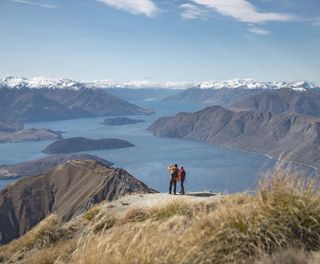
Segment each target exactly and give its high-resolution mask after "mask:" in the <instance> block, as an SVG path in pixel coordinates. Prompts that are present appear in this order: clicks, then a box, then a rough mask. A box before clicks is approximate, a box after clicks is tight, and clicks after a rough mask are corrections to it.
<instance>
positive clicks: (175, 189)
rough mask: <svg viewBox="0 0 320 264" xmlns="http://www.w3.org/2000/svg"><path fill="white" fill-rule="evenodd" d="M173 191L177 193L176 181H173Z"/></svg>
mask: <svg viewBox="0 0 320 264" xmlns="http://www.w3.org/2000/svg"><path fill="white" fill-rule="evenodd" d="M173 193H174V194H177V181H173Z"/></svg>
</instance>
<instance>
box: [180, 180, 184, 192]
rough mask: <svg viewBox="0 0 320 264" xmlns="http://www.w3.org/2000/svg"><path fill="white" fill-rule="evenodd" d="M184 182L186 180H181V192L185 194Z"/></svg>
mask: <svg viewBox="0 0 320 264" xmlns="http://www.w3.org/2000/svg"><path fill="white" fill-rule="evenodd" d="M183 183H184V180H181V192H180V193H181V194H184V185H183Z"/></svg>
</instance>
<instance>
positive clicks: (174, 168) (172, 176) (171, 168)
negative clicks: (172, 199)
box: [168, 164, 179, 195]
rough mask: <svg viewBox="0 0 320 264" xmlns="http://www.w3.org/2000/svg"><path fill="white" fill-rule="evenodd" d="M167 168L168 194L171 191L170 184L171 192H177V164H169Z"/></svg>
mask: <svg viewBox="0 0 320 264" xmlns="http://www.w3.org/2000/svg"><path fill="white" fill-rule="evenodd" d="M168 170H169V171H170V185H169V194H171V192H172V186H173V194H174V195H176V194H177V193H176V192H177V178H178V172H179V169H178V165H177V164H174V165H169V166H168Z"/></svg>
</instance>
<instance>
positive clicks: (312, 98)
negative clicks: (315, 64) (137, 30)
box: [230, 88, 320, 116]
mask: <svg viewBox="0 0 320 264" xmlns="http://www.w3.org/2000/svg"><path fill="white" fill-rule="evenodd" d="M230 106H231V108H233V109H236V110H248V111H259V112H272V113H299V114H306V115H313V116H320V93H318V92H315V91H314V90H313V89H306V90H301V91H300V90H294V89H289V88H283V89H278V90H267V91H262V92H260V93H257V94H252V95H250V96H243V97H242V98H240V99H238V100H236V101H235V102H233V103H232V104H231V105H230Z"/></svg>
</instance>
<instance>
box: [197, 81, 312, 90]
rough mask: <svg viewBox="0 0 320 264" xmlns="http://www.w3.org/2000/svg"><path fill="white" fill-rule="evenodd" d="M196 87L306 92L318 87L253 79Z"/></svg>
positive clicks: (202, 83)
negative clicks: (289, 89)
mask: <svg viewBox="0 0 320 264" xmlns="http://www.w3.org/2000/svg"><path fill="white" fill-rule="evenodd" d="M195 87H197V88H200V89H223V88H229V89H236V88H242V89H281V88H291V89H294V90H306V89H312V88H316V87H317V86H316V85H315V84H313V83H311V82H306V81H293V82H286V81H277V82H258V81H255V80H252V79H234V80H228V81H206V82H200V83H198V84H197V85H196V86H195Z"/></svg>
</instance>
